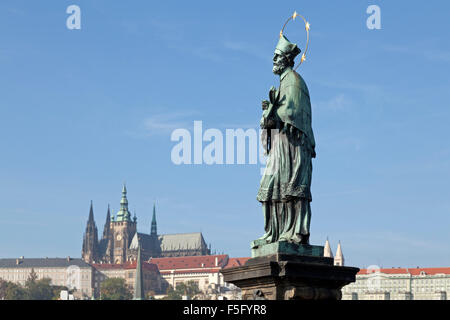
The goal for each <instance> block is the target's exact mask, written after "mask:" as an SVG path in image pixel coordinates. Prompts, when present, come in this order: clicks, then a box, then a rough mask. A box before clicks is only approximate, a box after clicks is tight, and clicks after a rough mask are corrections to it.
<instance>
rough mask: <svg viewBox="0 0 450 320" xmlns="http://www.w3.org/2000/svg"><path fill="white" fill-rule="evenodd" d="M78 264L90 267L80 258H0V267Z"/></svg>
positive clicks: (50, 266) (81, 266)
mask: <svg viewBox="0 0 450 320" xmlns="http://www.w3.org/2000/svg"><path fill="white" fill-rule="evenodd" d="M70 266H78V267H80V268H90V267H91V266H90V265H89V264H87V263H86V262H84V261H83V260H82V259H81V258H70V257H67V258H23V257H21V258H16V259H0V268H66V267H70Z"/></svg>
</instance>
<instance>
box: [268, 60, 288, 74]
mask: <svg viewBox="0 0 450 320" xmlns="http://www.w3.org/2000/svg"><path fill="white" fill-rule="evenodd" d="M286 68H287V65H286V64H285V63H275V62H274V64H273V68H272V72H273V73H274V74H277V75H280V74H282V73H283V71H284V70H285V69H286Z"/></svg>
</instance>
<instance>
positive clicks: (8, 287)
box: [0, 280, 27, 300]
mask: <svg viewBox="0 0 450 320" xmlns="http://www.w3.org/2000/svg"><path fill="white" fill-rule="evenodd" d="M26 298H27V297H26V291H25V289H24V288H22V287H21V286H20V285H17V284H15V283H13V282H9V281H4V280H0V300H1V299H4V300H25V299H26Z"/></svg>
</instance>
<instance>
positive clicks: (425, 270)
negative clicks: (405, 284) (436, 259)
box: [357, 267, 450, 276]
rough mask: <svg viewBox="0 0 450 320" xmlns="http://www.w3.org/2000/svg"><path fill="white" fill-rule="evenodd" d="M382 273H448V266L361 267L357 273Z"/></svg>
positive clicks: (416, 274) (417, 274)
mask: <svg viewBox="0 0 450 320" xmlns="http://www.w3.org/2000/svg"><path fill="white" fill-rule="evenodd" d="M375 272H379V273H384V274H410V275H412V276H419V275H435V274H450V267H446V268H445V267H444V268H390V269H389V268H383V269H361V270H360V271H359V272H358V273H357V275H359V276H361V275H365V274H371V273H375Z"/></svg>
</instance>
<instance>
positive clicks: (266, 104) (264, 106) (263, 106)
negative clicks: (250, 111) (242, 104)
mask: <svg viewBox="0 0 450 320" xmlns="http://www.w3.org/2000/svg"><path fill="white" fill-rule="evenodd" d="M269 105H270V101H268V100H263V101H262V102H261V107H262V109H263V110H267V109H269Z"/></svg>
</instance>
